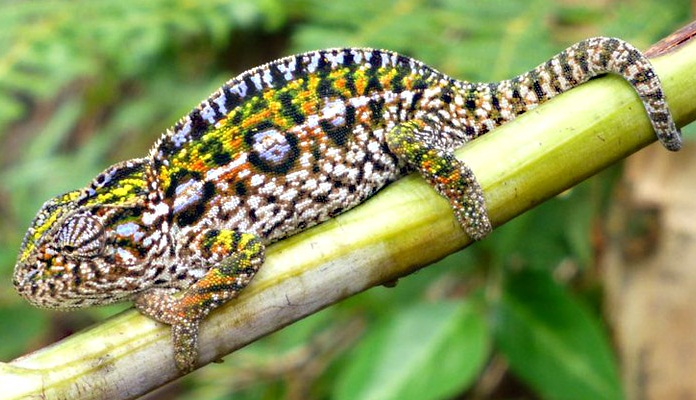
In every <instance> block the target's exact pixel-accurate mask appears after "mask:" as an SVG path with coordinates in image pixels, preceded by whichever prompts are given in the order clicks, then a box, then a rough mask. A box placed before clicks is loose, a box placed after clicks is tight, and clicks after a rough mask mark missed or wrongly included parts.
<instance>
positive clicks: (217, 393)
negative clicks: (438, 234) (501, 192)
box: [0, 0, 692, 399]
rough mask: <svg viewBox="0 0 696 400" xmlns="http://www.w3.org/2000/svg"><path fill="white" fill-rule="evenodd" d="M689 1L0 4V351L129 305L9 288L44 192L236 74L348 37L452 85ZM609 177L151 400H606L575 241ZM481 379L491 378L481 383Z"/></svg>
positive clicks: (605, 335) (127, 146)
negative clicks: (52, 301)
mask: <svg viewBox="0 0 696 400" xmlns="http://www.w3.org/2000/svg"><path fill="white" fill-rule="evenodd" d="M689 7H690V3H689V2H688V1H685V0H679V1H678V0H660V1H657V0H649V1H646V0H642V1H641V0H625V1H589V2H588V1H584V2H583V1H571V0H566V1H548V0H530V1H519V0H490V1H485V0H481V1H461V0H439V1H426V0H422V1H417V0H394V1H385V0H352V1H336V2H327V1H319V0H290V1H282V0H261V1H252V0H235V1H220V0H209V1H200V2H196V1H185V0H170V1H165V0H155V1H148V2H144V1H139V0H124V1H88V0H80V1H46V0H41V1H30V2H15V1H1V2H0V27H2V28H1V29H0V278H1V279H0V338H2V340H0V359H2V360H3V361H9V360H11V359H13V358H15V357H17V356H19V355H22V354H24V353H26V352H29V351H31V350H33V349H37V348H40V347H43V346H45V345H48V344H50V343H52V342H54V341H56V340H58V339H60V338H62V337H64V336H66V335H69V334H70V333H71V332H74V331H76V330H79V329H82V328H84V327H86V326H89V325H90V324H92V323H95V322H97V321H99V320H101V319H103V318H104V317H106V316H108V315H112V314H114V313H115V312H117V311H118V310H121V309H123V308H125V307H127V306H128V305H122V306H114V307H105V308H95V309H91V310H83V311H76V312H72V313H60V312H53V311H45V310H38V309H34V308H32V307H31V306H30V305H29V304H28V303H26V302H24V301H23V300H21V299H20V298H19V297H18V296H17V295H16V294H15V293H14V290H13V288H12V283H11V282H12V278H11V276H12V269H13V265H14V261H15V258H16V255H17V251H18V249H19V245H20V242H21V239H22V236H23V234H24V231H25V229H26V227H27V226H28V225H29V223H30V221H31V219H32V218H33V216H34V213H35V212H36V211H37V210H38V208H39V207H40V206H41V204H42V203H43V201H45V200H47V199H48V198H50V197H52V196H54V195H56V194H59V193H62V192H65V191H68V190H71V189H74V188H77V187H81V186H83V185H85V184H86V183H87V182H89V181H90V179H91V178H92V177H93V176H95V175H96V174H97V173H99V172H100V171H101V170H102V169H104V168H105V167H107V166H108V165H110V164H112V163H114V162H117V161H120V160H124V159H128V158H135V157H140V156H143V155H145V154H146V153H147V150H148V148H149V146H151V145H152V143H154V141H155V140H156V139H157V137H158V136H159V135H160V134H161V132H163V131H164V130H165V129H167V128H168V127H169V126H171V125H172V124H173V123H174V122H175V121H176V120H178V118H180V117H181V116H182V115H185V114H186V113H187V112H188V111H189V110H190V109H191V108H192V107H194V106H195V105H197V104H198V102H199V101H200V100H201V99H203V98H205V97H207V95H208V94H210V93H211V92H212V91H214V90H215V89H216V88H217V87H219V86H220V85H221V84H222V83H223V82H225V81H226V80H228V79H229V78H231V77H233V76H235V75H236V74H238V73H240V72H242V71H244V70H245V69H247V68H250V67H253V66H256V65H259V64H262V63H264V62H267V61H270V60H273V59H275V58H278V57H281V56H285V55H289V54H293V53H297V52H301V51H306V50H313V49H318V48H327V47H346V46H360V47H376V48H386V49H390V50H395V51H398V52H402V53H404V54H407V55H410V56H413V57H415V58H418V59H420V60H422V61H424V62H426V63H428V64H429V65H431V66H434V67H435V68H437V69H439V70H441V71H442V72H445V73H447V74H449V75H451V76H454V77H457V78H460V79H466V80H470V81H495V80H500V79H505V78H509V77H512V76H514V75H516V74H519V73H521V72H524V71H526V70H528V69H531V68H533V67H535V66H536V65H537V64H539V63H541V62H543V61H545V60H546V59H547V58H549V57H550V56H552V55H553V54H555V53H557V52H558V51H560V50H562V49H563V48H565V47H566V46H567V45H569V44H571V43H573V42H575V41H578V40H580V39H583V38H586V37H590V36H596V35H604V36H618V37H621V38H623V39H625V40H628V41H630V42H632V43H634V44H635V45H636V46H638V47H639V48H646V47H647V46H649V45H650V44H651V43H653V42H655V41H656V40H658V39H660V38H662V37H663V36H665V35H667V34H669V33H670V32H672V31H673V30H674V29H676V28H677V27H679V26H681V25H683V24H685V23H686V22H687V21H689V19H690V17H691V14H692V11H691V9H690V8H689ZM620 172H621V171H620V168H619V167H616V168H613V169H611V170H609V171H607V172H605V173H603V174H602V175H601V176H599V177H596V178H593V179H591V180H590V181H588V182H585V183H583V184H582V185H580V186H579V187H577V188H575V189H574V190H572V191H571V192H570V193H569V194H566V195H564V196H562V197H560V198H557V199H554V200H551V201H549V202H547V203H546V204H544V205H542V206H541V207H539V208H537V209H536V210H533V211H532V212H529V213H527V214H525V215H523V216H521V217H519V218H517V219H515V220H514V221H512V222H511V223H509V224H507V225H506V226H504V227H502V228H500V229H498V230H497V231H496V232H494V234H493V235H491V237H490V238H489V239H487V240H485V241H483V242H482V243H479V244H477V245H475V246H473V247H471V248H469V249H467V250H466V251H464V252H461V253H458V254H455V255H452V256H451V257H449V258H447V259H446V260H444V261H442V262H440V263H439V264H438V265H435V266H432V267H429V268H426V269H423V270H422V271H421V272H419V273H417V274H415V275H413V276H410V277H407V278H404V279H402V280H401V281H400V282H399V284H398V285H397V286H396V287H394V288H375V289H372V290H369V291H368V292H366V293H363V294H361V295H358V296H355V297H354V298H352V299H350V300H348V301H345V302H343V303H341V304H339V305H337V306H334V307H331V308H329V309H327V310H325V311H322V312H320V313H318V314H316V315H314V316H312V317H310V318H307V319H305V320H303V321H300V322H299V323H296V324H294V325H292V326H290V327H288V328H286V329H284V330H283V331H281V332H278V333H276V334H274V335H272V336H270V337H268V338H265V339H263V340H261V341H259V342H257V343H254V344H253V345H251V346H248V347H247V348H245V349H243V350H241V351H238V352H237V353H235V354H233V355H231V356H229V357H227V358H226V359H225V363H223V364H219V365H211V366H209V367H206V368H204V369H203V370H201V371H198V372H196V373H194V374H193V375H191V376H190V377H187V378H185V379H183V380H180V381H178V382H175V383H174V384H171V385H170V386H168V387H167V388H165V389H163V391H162V392H160V393H158V394H156V395H154V396H153V398H159V397H161V398H172V397H175V398H179V399H189V398H190V399H194V398H196V399H198V398H207V399H223V398H228V397H229V396H231V395H232V394H234V396H235V398H236V399H275V398H288V399H303V398H336V399H360V398H364V399H391V398H394V399H396V398H398V399H410V398H413V399H446V398H469V397H478V398H542V399H564V398H569V399H574V398H593V399H601V398H607V399H609V398H611V399H614V398H621V397H622V392H623V390H622V388H621V384H620V381H619V372H618V366H617V362H616V355H615V350H612V347H611V343H610V332H609V330H608V328H607V327H606V326H605V323H604V320H603V317H602V312H601V310H602V296H601V291H602V282H601V280H600V276H599V273H598V271H597V268H596V266H597V265H596V263H597V260H596V253H597V251H596V248H595V246H596V241H595V240H593V239H596V237H595V236H596V231H597V228H598V227H600V229H601V220H602V217H603V215H604V214H605V213H606V210H607V208H608V207H609V205H610V204H611V202H612V197H611V189H612V186H613V184H614V183H615V182H616V178H617V177H618V176H619V174H620ZM561 266H562V268H561ZM144 362H146V360H144ZM495 374H497V375H495ZM491 375H495V376H498V379H497V380H496V381H495V383H494V384H492V385H491V384H489V383H487V382H488V381H486V379H485V378H486V377H489V378H490V376H491Z"/></svg>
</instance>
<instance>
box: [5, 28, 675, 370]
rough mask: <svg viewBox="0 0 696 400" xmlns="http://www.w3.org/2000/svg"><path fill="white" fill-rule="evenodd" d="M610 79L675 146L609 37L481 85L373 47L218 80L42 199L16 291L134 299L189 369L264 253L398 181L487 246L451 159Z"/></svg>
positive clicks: (458, 166) (461, 167)
mask: <svg viewBox="0 0 696 400" xmlns="http://www.w3.org/2000/svg"><path fill="white" fill-rule="evenodd" d="M607 72H613V73H617V74H619V75H621V76H623V77H624V78H625V79H626V80H627V81H628V82H629V83H631V84H632V85H633V87H634V88H635V90H636V91H637V93H638V94H639V96H640V98H641V99H642V101H643V103H644V105H645V109H646V111H647V113H648V116H649V117H650V119H651V121H652V124H653V127H654V128H655V132H656V135H657V137H658V139H659V140H660V141H661V142H662V143H663V144H664V145H665V147H667V148H668V149H670V150H677V149H679V147H680V145H681V137H680V133H679V131H678V130H677V128H676V127H675V125H674V122H673V120H672V117H671V115H670V112H669V110H668V108H667V105H666V102H665V98H664V95H663V94H662V91H661V87H660V82H659V80H658V78H657V76H656V75H655V72H654V71H653V69H652V67H651V66H650V63H649V62H648V60H647V59H646V58H645V57H644V56H643V55H642V54H641V53H640V52H638V51H637V50H636V49H634V48H633V47H632V46H630V45H629V44H627V43H625V42H623V41H621V40H618V39H610V38H594V39H588V40H585V41H582V42H580V43H578V44H576V45H574V46H572V47H570V48H569V49H567V50H565V51H564V52H562V53H560V54H559V55H557V56H555V57H554V58H552V59H551V60H549V61H548V62H546V63H544V64H542V65H540V66H539V67H537V68H536V69H534V70H532V71H530V72H528V73H525V74H522V75H520V76H518V77H516V78H513V79H511V80H507V81H502V82H499V83H490V84H487V83H469V82H464V81H458V80H455V79H452V78H450V77H447V76H445V75H443V74H441V73H439V72H437V71H435V70H434V69H432V68H430V67H428V66H426V65H424V64H422V63H420V62H418V61H416V60H413V59H411V58H408V57H404V56H401V55H398V54H395V53H392V52H388V51H380V50H370V49H333V50H322V51H316V52H310V53H305V54H301V55H298V56H293V57H287V58H283V59H280V60H277V61H274V62H271V63H268V64H265V65H263V66H260V67H258V68H254V69H252V70H249V71H247V72H245V73H243V74H241V75H239V76H238V77H236V78H234V79H232V80H230V81H229V82H227V83H226V84H225V85H224V86H223V87H222V88H221V89H220V90H218V91H217V92H215V93H214V94H213V95H212V96H211V97H210V98H209V99H207V100H205V101H203V102H202V103H201V104H200V105H199V106H198V107H197V108H196V109H194V110H193V111H192V112H191V113H190V114H189V115H188V116H186V117H184V118H183V119H181V120H180V121H179V122H178V123H177V124H176V125H175V126H174V127H173V128H172V129H170V130H168V131H167V132H166V133H165V134H164V135H163V136H162V137H161V138H160V140H159V141H158V142H157V143H156V144H155V146H154V147H153V148H152V150H151V151H150V153H149V155H148V156H147V157H144V158H139V159H134V160H130V161H125V162H122V163H120V164H116V165H114V166H112V167H110V168H108V169H107V170H106V171H104V172H103V173H101V174H100V175H99V176H97V177H96V178H95V179H94V181H92V183H91V184H90V185H88V186H87V187H86V188H84V189H80V190H75V191H72V192H69V193H66V194H64V195H61V196H58V197H55V198H54V199H52V200H49V201H48V202H46V203H45V204H44V206H43V207H42V208H41V210H40V211H39V213H38V215H37V217H36V219H35V220H34V221H33V223H32V226H31V227H30V228H29V231H28V232H27V234H26V236H25V238H24V242H23V244H22V249H21V251H20V254H19V258H18V260H17V265H16V267H15V275H14V284H15V286H16V288H17V290H18V291H19V293H20V294H21V295H22V296H23V297H25V298H26V299H28V300H29V301H30V302H31V303H33V304H34V305H37V306H41V307H50V308H60V309H71V308H77V307H86V306H93V305H101V304H108V303H113V302H117V301H123V300H134V302H135V305H136V307H137V308H138V309H139V310H140V311H141V312H142V313H144V314H145V315H147V316H149V317H151V318H154V319H156V320H158V321H161V322H163V323H166V324H170V325H172V332H173V341H174V349H175V361H176V364H177V367H178V368H179V369H180V370H181V371H183V372H186V371H190V370H192V369H193V368H194V367H195V366H196V361H197V353H196V348H197V343H196V341H197V333H198V325H199V323H200V321H201V320H202V319H203V318H205V316H206V315H207V314H208V313H209V312H210V311H211V310H213V309H215V308H216V307H218V306H220V305H221V304H223V303H225V302H226V301H228V300H230V299H231V298H233V297H235V296H236V295H237V294H238V293H239V292H240V291H241V290H242V289H243V288H244V287H245V286H246V285H247V284H248V283H249V281H251V279H252V278H253V276H254V274H255V273H256V271H257V270H258V268H259V267H260V266H261V265H262V264H263V259H264V249H265V246H266V245H267V244H269V243H271V242H273V241H275V240H278V239H280V238H283V237H286V236H288V235H291V234H293V233H295V232H298V231H301V230H304V229H306V228H308V227H310V226H312V225H315V224H317V223H320V222H322V221H325V220H327V219H329V218H331V217H333V216H335V215H337V214H339V213H341V212H343V211H346V210H348V209H350V208H352V207H354V206H356V205H358V204H360V203H361V202H362V201H364V200H365V199H367V198H368V197H370V196H372V195H373V194H374V193H375V192H377V191H378V190H379V189H381V188H382V187H384V186H385V185H387V184H388V183H390V182H392V181H394V180H396V179H397V178H399V177H401V176H403V175H404V174H405V173H407V172H409V171H412V170H418V171H420V172H421V174H422V175H423V176H424V177H425V178H426V179H427V180H428V181H429V182H430V184H431V185H432V186H433V187H434V188H435V189H436V190H437V191H438V192H439V193H441V194H442V195H443V196H445V197H447V198H448V199H449V200H450V202H451V204H452V207H453V209H454V211H455V214H456V215H457V218H458V219H459V221H460V222H461V224H462V226H463V227H464V229H465V230H466V231H467V233H468V234H469V235H470V236H472V237H473V238H475V239H480V238H482V237H484V236H485V235H486V234H488V233H489V232H490V230H491V225H490V223H489V221H488V217H487V214H486V210H485V205H484V201H483V193H482V192H481V189H480V187H479V185H478V183H477V182H476V179H475V177H474V174H473V173H472V171H471V170H470V169H469V168H468V167H467V166H466V165H465V164H464V163H462V162H459V161H457V160H456V159H455V158H454V156H453V155H452V150H453V149H454V148H456V147H459V146H461V145H463V144H464V143H466V142H467V141H469V140H472V139H474V138H476V137H478V136H480V135H483V134H484V133H486V132H488V131H490V130H491V129H493V128H495V127H496V126H498V125H500V124H502V123H505V122H507V121H510V120H512V119H513V118H515V117H516V116H517V115H519V114H522V113H524V112H525V111H527V110H530V109H532V108H534V107H536V106H537V105H538V104H540V103H541V102H543V101H546V100H548V99H550V98H551V97H553V96H555V95H556V94H558V93H561V92H563V91H566V90H568V89H570V88H572V87H574V86H577V85H579V84H581V83H583V82H585V81H587V80H588V79H589V78H591V77H593V76H596V75H599V74H603V73H607Z"/></svg>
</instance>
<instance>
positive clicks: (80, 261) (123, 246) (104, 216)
mask: <svg viewBox="0 0 696 400" xmlns="http://www.w3.org/2000/svg"><path fill="white" fill-rule="evenodd" d="M138 161H139V160H131V161H128V162H125V163H122V164H117V165H116V166H114V167H111V168H109V169H107V170H106V171H104V172H103V173H102V174H100V175H99V176H98V177H97V178H96V179H95V180H94V181H93V182H92V184H91V185H90V186H89V187H87V188H85V189H82V190H76V191H72V192H68V193H66V194H63V195H60V196H57V197H55V198H53V199H51V200H49V201H47V202H46V203H45V204H44V205H43V207H42V208H41V209H40V210H39V212H38V214H37V216H36V218H35V219H34V221H33V222H32V226H31V227H30V228H29V230H28V231H27V233H26V235H25V237H24V241H23V242H22V248H21V250H20V253H19V257H18V259H17V264H16V266H15V271H14V281H13V282H14V285H15V288H16V289H17V291H18V292H19V294H20V295H21V296H22V297H24V298H26V299H27V300H28V301H29V302H31V303H32V304H34V305H36V306H39V307H47V308H62V309H69V308H77V307H86V306H91V305H98V304H108V303H113V302H116V301H120V300H123V299H125V298H126V297H128V296H129V295H132V294H134V293H135V292H137V291H139V290H142V289H144V288H141V287H140V285H142V284H143V282H148V280H147V279H143V276H142V275H143V274H145V273H147V272H146V271H147V268H146V267H147V265H148V262H147V259H148V256H149V254H148V251H147V250H148V248H147V246H146V245H148V244H151V243H152V242H153V239H152V237H151V236H148V234H149V233H150V229H151V228H148V227H147V226H146V225H145V224H143V223H142V216H143V210H144V204H145V201H144V200H145V199H146V198H147V196H146V190H145V188H146V183H145V181H144V179H143V171H142V169H143V168H142V163H141V162H138ZM148 237H149V239H148Z"/></svg>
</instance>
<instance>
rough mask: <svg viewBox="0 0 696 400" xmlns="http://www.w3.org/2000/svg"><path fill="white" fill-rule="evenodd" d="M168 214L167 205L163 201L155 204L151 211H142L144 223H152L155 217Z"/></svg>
mask: <svg viewBox="0 0 696 400" xmlns="http://www.w3.org/2000/svg"><path fill="white" fill-rule="evenodd" d="M167 214H169V206H167V205H166V204H165V203H159V204H157V205H156V206H155V209H154V210H153V211H147V212H145V213H143V219H142V221H143V223H144V224H145V225H148V226H149V225H152V224H153V223H154V222H155V221H156V220H157V218H159V217H162V216H165V215H167Z"/></svg>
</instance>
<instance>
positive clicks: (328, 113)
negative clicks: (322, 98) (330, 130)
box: [321, 100, 346, 126]
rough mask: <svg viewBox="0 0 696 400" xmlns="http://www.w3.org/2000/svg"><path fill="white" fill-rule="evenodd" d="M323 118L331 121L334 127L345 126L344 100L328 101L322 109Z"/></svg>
mask: <svg viewBox="0 0 696 400" xmlns="http://www.w3.org/2000/svg"><path fill="white" fill-rule="evenodd" d="M321 113H322V118H323V119H326V120H329V121H331V124H332V125H333V126H342V125H345V123H346V119H345V114H346V105H345V104H344V103H343V100H333V101H328V102H327V103H326V104H325V105H324V108H322V109H321Z"/></svg>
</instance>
